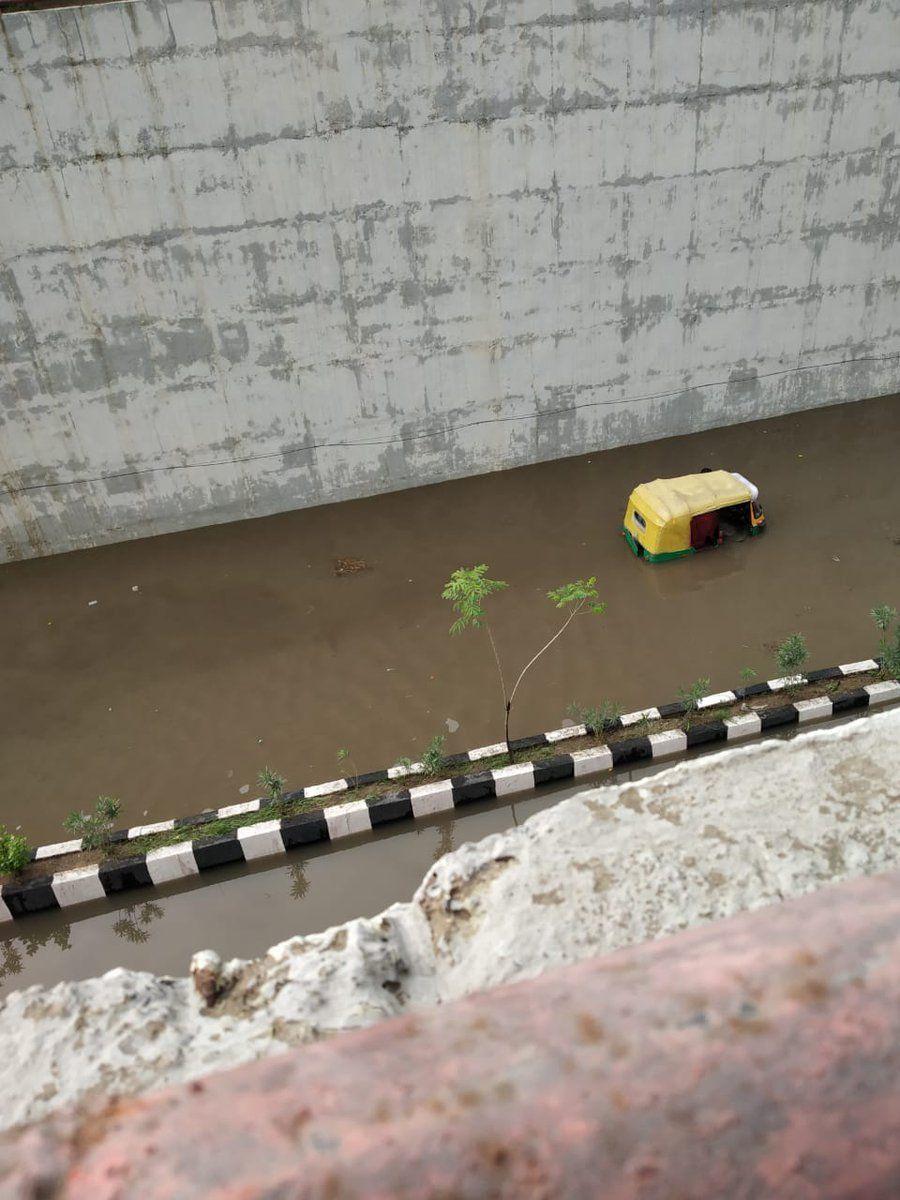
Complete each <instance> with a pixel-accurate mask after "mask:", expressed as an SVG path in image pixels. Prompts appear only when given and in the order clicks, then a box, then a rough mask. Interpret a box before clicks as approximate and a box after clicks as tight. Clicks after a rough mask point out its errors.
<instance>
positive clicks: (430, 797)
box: [409, 779, 453, 817]
mask: <svg viewBox="0 0 900 1200" xmlns="http://www.w3.org/2000/svg"><path fill="white" fill-rule="evenodd" d="M409 798H410V801H411V802H412V810H413V816H414V817H427V816H430V815H431V813H437V812H444V811H446V809H448V808H452V807H453V785H452V784H451V782H450V780H449V779H444V780H442V781H441V782H440V783H426V784H423V785H422V787H414V788H410V789H409Z"/></svg>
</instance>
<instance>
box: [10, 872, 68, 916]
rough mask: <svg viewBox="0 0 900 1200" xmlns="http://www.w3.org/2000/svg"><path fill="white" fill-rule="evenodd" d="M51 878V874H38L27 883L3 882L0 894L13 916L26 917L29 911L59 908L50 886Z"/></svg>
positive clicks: (35, 911)
mask: <svg viewBox="0 0 900 1200" xmlns="http://www.w3.org/2000/svg"><path fill="white" fill-rule="evenodd" d="M52 879H53V876H52V875H38V876H36V877H35V878H34V879H29V880H28V882H27V883H4V885H3V889H2V892H0V895H2V896H3V900H4V902H5V903H6V907H7V908H8V909H9V911H10V912H11V913H12V915H13V916H14V917H27V916H28V915H29V914H30V913H37V912H44V911H45V909H48V908H59V901H58V900H57V899H56V896H54V894H53V888H52V887H51V886H50V883H51V880H52Z"/></svg>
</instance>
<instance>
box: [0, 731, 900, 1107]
mask: <svg viewBox="0 0 900 1200" xmlns="http://www.w3.org/2000/svg"><path fill="white" fill-rule="evenodd" d="M898 735H900V712H897V711H895V712H889V713H883V714H879V715H877V716H873V717H870V718H868V719H866V720H864V721H854V722H852V723H850V724H847V725H844V726H841V727H838V728H835V729H828V730H824V729H823V730H819V731H816V732H814V733H809V734H802V735H800V736H798V737H796V738H795V739H794V740H792V741H789V742H781V741H778V742H764V743H759V744H757V745H753V746H748V747H746V748H745V749H734V750H728V751H725V752H723V753H720V754H715V755H710V756H709V757H707V758H702V759H698V760H696V761H692V762H686V763H683V764H681V765H680V766H677V767H674V768H672V769H671V770H668V771H664V772H662V773H660V774H658V775H655V776H653V777H650V778H647V779H644V780H640V781H634V782H628V783H622V784H618V785H617V786H614V787H601V788H591V789H586V790H585V791H583V792H582V793H580V794H579V795H576V796H574V797H573V798H571V799H568V800H563V801H561V802H560V803H559V804H556V805H554V806H553V807H552V808H550V809H547V810H546V811H544V812H541V813H538V814H537V815H536V816H533V817H532V818H531V819H530V820H528V821H526V822H525V824H524V825H522V826H520V827H518V828H516V829H512V830H507V831H506V832H504V833H495V834H493V835H492V836H490V837H487V838H485V839H484V840H482V841H480V842H476V843H473V842H467V843H465V844H464V845H462V846H460V847H459V849H457V850H455V851H454V852H453V853H451V854H447V855H445V856H444V857H442V858H440V859H439V860H438V861H437V862H436V863H435V865H434V866H433V867H432V868H431V870H430V871H429V872H428V873H427V874H426V876H425V878H424V879H423V881H422V883H421V884H420V886H419V887H418V889H417V891H416V893H415V895H414V896H413V898H412V900H411V901H409V902H407V903H403V904H394V905H392V906H391V907H390V908H388V909H386V910H385V911H384V912H382V913H380V914H379V915H377V916H375V917H371V918H359V919H356V920H352V921H348V922H347V923H345V924H343V925H338V926H334V927H332V928H331V929H328V930H326V931H325V932H324V933H319V934H313V935H311V936H307V937H295V938H291V939H290V940H289V941H286V942H282V943H281V944H280V945H277V946H273V947H272V948H271V949H270V950H269V951H268V952H267V953H266V954H265V955H262V956H260V957H259V958H254V959H250V960H241V959H235V960H232V961H231V962H228V963H224V964H223V963H222V962H221V959H220V958H219V957H218V956H217V955H216V954H215V953H214V952H210V951H205V952H202V953H200V954H199V955H195V962H194V967H193V970H194V975H195V981H198V982H199V983H200V984H201V985H202V987H203V988H204V991H205V995H206V996H207V997H208V998H209V999H211V1000H212V1001H213V1002H212V1003H211V1004H209V1005H208V1006H207V1005H205V1004H204V1003H203V1002H202V1001H201V999H200V996H199V995H198V993H197V991H196V990H195V987H194V986H193V984H192V982H191V980H189V979H173V978H171V977H166V976H156V975H150V974H147V973H139V972H134V971H124V970H114V971H110V972H108V973H107V974H106V975H104V976H103V977H102V978H100V979H91V980H86V981H82V982H77V983H60V984H57V985H56V986H55V987H53V988H41V987H31V988H28V989H26V990H24V991H20V992H13V993H12V994H11V995H9V996H7V997H6V998H5V999H4V1000H3V1001H2V1003H0V1047H2V1051H3V1052H2V1054H0V1097H2V1100H0V1127H8V1126H10V1125H13V1124H16V1123H18V1122H21V1121H27V1120H36V1119H39V1118H41V1117H43V1116H45V1115H46V1114H47V1113H48V1112H51V1111H53V1110H54V1109H56V1108H59V1107H61V1106H64V1105H66V1104H68V1103H71V1102H72V1101H73V1100H76V1099H80V1098H82V1097H84V1096H87V1095H97V1094H112V1095H116V1094H128V1093H135V1092H139V1091H142V1090H145V1089H147V1088H150V1087H155V1086H159V1085H160V1084H162V1083H165V1082H173V1081H176V1080H184V1079H190V1078H194V1077H196V1076H199V1075H203V1074H206V1073H208V1072H209V1071H212V1070H217V1069H222V1068H224V1067H228V1066H233V1065H235V1064H237V1063H239V1062H244V1061H247V1060H248V1059H252V1058H259V1057H262V1056H265V1055H268V1054H273V1053H277V1052H278V1051H279V1050H281V1049H284V1048H285V1047H286V1046H289V1045H296V1044H300V1043H303V1042H308V1041H311V1040H315V1039H317V1038H320V1037H322V1036H325V1035H327V1034H329V1033H333V1032H336V1031H338V1030H341V1029H349V1028H359V1027H362V1026H366V1025H371V1024H373V1023H374V1022H376V1021H378V1020H381V1019H382V1018H384V1017H388V1016H393V1015H396V1014H398V1013H402V1012H409V1011H412V1010H415V1009H421V1008H423V1007H426V1006H431V1005H434V1004H438V1003H443V1002H445V1001H448V1000H453V999H458V998H459V997H461V996H465V995H469V994H471V993H472V992H476V991H480V990H482V989H484V988H489V987H494V986H497V985H499V984H502V983H507V982H511V981H513V980H516V979H526V978H530V977H533V976H535V975H539V974H540V973H541V972H542V971H545V970H547V969H548V968H550V967H553V966H559V965H562V964H566V963H573V962H578V961H580V960H582V959H585V958H588V957H591V956H592V955H596V954H602V953H606V952H608V951H611V950H615V949H617V948H619V947H622V946H629V945H634V944H636V943H639V942H643V941H647V940H649V939H651V938H655V937H659V936H661V935H663V934H666V933H672V932H674V931H676V930H679V929H684V928H686V927H690V926H695V925H699V924H701V923H703V922H705V921H709V920H714V919H716V918H718V917H725V916H730V915H732V914H733V913H736V912H741V911H746V910H750V909H755V908H758V907H760V906H762V905H764V904H771V903H775V902H777V901H779V900H784V899H788V898H791V897H794V896H801V895H804V894H806V893H808V892H811V891H814V890H816V889H817V888H820V887H823V886H825V885H826V884H828V883H830V882H836V881H838V880H842V879H849V878H854V877H858V876H861V875H867V874H873V873H876V872H878V871H882V870H886V869H887V868H889V867H893V866H895V865H896V862H897V855H898V853H900V805H898V801H900V736H898ZM351 853H352V852H351ZM220 949H221V950H223V951H224V952H225V954H227V953H228V947H226V946H222V947H220ZM217 989H218V994H217Z"/></svg>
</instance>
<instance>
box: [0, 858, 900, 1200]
mask: <svg viewBox="0 0 900 1200" xmlns="http://www.w3.org/2000/svg"><path fill="white" fill-rule="evenodd" d="M898 1125H900V875H898V873H897V872H896V871H894V872H890V873H888V874H881V875H877V876H875V877H874V878H869V879H856V880H853V881H851V882H846V883H842V884H839V885H838V886H835V887H829V888H824V889H822V890H821V891H818V892H816V893H815V894H813V895H811V896H804V897H802V898H800V899H797V900H791V901H788V902H786V903H784V904H777V905H770V906H768V907H767V908H765V909H763V910H762V911H760V912H755V913H740V914H738V915H736V916H733V917H730V918H729V919H727V920H724V921H715V922H712V923H708V924H705V925H701V926H699V927H698V928H696V929H689V930H684V931H682V932H681V933H678V934H676V935H675V936H674V937H665V938H659V939H658V940H656V941H654V942H644V943H643V944H641V945H639V946H633V947H631V948H629V949H626V950H620V951H618V952H617V953H615V954H610V955H600V956H597V957H592V958H589V959H587V960H585V961H584V962H581V963H573V964H571V965H569V966H566V967H558V968H556V969H554V970H551V971H547V972H545V973H544V974H543V975H541V976H539V977H538V978H537V979H532V980H528V981H523V982H520V983H515V984H511V985H508V986H506V987H502V988H492V989H490V990H489V991H487V992H481V993H479V994H478V995H475V996H468V997H466V998H464V999H462V1000H458V1001H456V1002H454V1003H450V1004H444V1005H441V1007H440V1008H438V1009H432V1010H430V1011H428V1012H417V1013H416V1014H415V1015H410V1016H407V1017H401V1018H399V1019H397V1020H394V1021H383V1022H381V1023H380V1024H379V1025H376V1026H375V1027H373V1028H372V1029H363V1030H358V1031H356V1032H354V1033H345V1034H342V1035H341V1036H339V1037H335V1038H331V1039H329V1040H327V1041H325V1042H320V1043H319V1044H318V1045H315V1046H304V1047H303V1048H302V1049H300V1050H294V1051H288V1052H286V1053H284V1054H279V1055H277V1056H274V1057H272V1058H268V1059H264V1060H262V1061H261V1062H254V1063H245V1064H243V1065H242V1066H239V1067H237V1068H235V1069H234V1070H231V1071H223V1072H218V1073H217V1074H215V1075H212V1076H209V1077H208V1078H206V1079H204V1080H203V1081H199V1080H195V1081H192V1082H190V1083H187V1084H181V1085H180V1086H175V1087H172V1088H166V1089H163V1090H161V1091H155V1092H153V1093H152V1094H150V1095H148V1096H138V1097H132V1098H122V1097H118V1098H116V1099H113V1100H106V1101H104V1100H102V1099H97V1100H93V1101H88V1102H87V1103H85V1104H83V1105H80V1106H78V1107H77V1108H75V1109H74V1110H67V1111H66V1112H65V1113H62V1114H60V1115H58V1116H56V1117H51V1118H50V1119H49V1120H43V1121H41V1122H39V1123H38V1124H36V1125H32V1126H29V1127H26V1128H25V1129H23V1130H19V1131H11V1132H8V1133H6V1134H5V1135H0V1195H2V1196H3V1197H4V1200H7V1198H8V1200H13V1198H15V1200H38V1198H40V1200H49V1198H50V1197H52V1198H53V1200H125V1198H126V1197H133V1196H135V1197H140V1200H174V1198H175V1197H195V1196H202V1197H203V1198H204V1200H237V1198H240V1200H275V1198H276V1197H277V1198H278V1200H282V1198H285V1197H290V1198H291V1200H335V1198H336V1197H340V1198H341V1200H350V1198H351V1197H352V1198H354V1200H357V1198H361V1197H372V1198H375V1197H377V1198H378V1200H387V1198H388V1197H390V1200H426V1198H427V1200H437V1198H438V1197H440V1198H441V1200H444V1198H448V1197H453V1200H551V1198H552V1200H596V1198H597V1197H598V1196H600V1197H603V1198H604V1200H607V1198H610V1200H673V1197H679V1200H682V1198H683V1200H687V1198H690V1200H723V1198H724V1197H729V1198H732V1197H733V1198H735V1200H775V1198H776V1197H777V1200H848V1198H849V1197H853V1198H860V1200H862V1198H863V1197H864V1198H865V1200H896V1198H897V1196H898V1194H900V1140H898V1138H897V1128H898Z"/></svg>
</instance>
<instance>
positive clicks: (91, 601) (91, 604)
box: [88, 600, 100, 608]
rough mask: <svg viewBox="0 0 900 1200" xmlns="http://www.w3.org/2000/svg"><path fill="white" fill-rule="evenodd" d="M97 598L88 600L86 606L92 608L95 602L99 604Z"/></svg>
mask: <svg viewBox="0 0 900 1200" xmlns="http://www.w3.org/2000/svg"><path fill="white" fill-rule="evenodd" d="M99 603H100V601H99V600H88V608H93V607H94V605H95V604H99Z"/></svg>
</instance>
